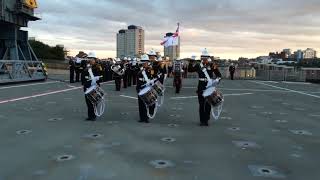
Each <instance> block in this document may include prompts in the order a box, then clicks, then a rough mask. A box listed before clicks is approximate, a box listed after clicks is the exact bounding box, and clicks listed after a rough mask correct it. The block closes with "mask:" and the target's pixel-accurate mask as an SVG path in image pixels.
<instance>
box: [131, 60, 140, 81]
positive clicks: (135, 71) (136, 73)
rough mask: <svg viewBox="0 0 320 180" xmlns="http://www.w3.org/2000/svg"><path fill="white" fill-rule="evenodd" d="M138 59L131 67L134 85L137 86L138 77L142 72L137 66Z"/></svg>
mask: <svg viewBox="0 0 320 180" xmlns="http://www.w3.org/2000/svg"><path fill="white" fill-rule="evenodd" d="M137 61H138V59H137V58H134V59H133V61H132V65H131V74H132V84H133V85H134V86H135V85H137V75H138V73H139V71H140V69H139V66H138V64H137Z"/></svg>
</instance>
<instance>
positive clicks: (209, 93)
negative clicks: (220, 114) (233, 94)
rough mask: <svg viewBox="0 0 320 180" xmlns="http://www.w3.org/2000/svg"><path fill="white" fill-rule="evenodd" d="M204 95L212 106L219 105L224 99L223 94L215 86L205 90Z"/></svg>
mask: <svg viewBox="0 0 320 180" xmlns="http://www.w3.org/2000/svg"><path fill="white" fill-rule="evenodd" d="M203 97H204V98H205V100H206V102H208V103H209V104H210V105H211V106H213V107H216V106H219V105H220V104H221V103H222V102H223V101H224V98H223V94H222V93H221V92H220V91H218V90H217V89H216V88H215V87H209V88H207V89H206V90H205V91H204V92H203Z"/></svg>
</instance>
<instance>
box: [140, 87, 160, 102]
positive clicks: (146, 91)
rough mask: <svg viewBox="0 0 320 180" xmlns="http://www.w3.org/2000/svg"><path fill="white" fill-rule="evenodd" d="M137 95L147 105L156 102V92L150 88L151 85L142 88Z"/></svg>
mask: <svg viewBox="0 0 320 180" xmlns="http://www.w3.org/2000/svg"><path fill="white" fill-rule="evenodd" d="M138 95H139V97H140V98H141V99H142V101H143V102H144V104H145V105H146V106H148V107H150V106H152V105H154V104H156V103H157V99H158V93H157V91H156V90H154V89H153V88H152V86H147V87H145V88H143V89H142V90H141V91H140V92H139V94H138Z"/></svg>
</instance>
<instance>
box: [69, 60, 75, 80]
mask: <svg viewBox="0 0 320 180" xmlns="http://www.w3.org/2000/svg"><path fill="white" fill-rule="evenodd" d="M75 69H76V66H75V59H73V58H70V60H69V71H70V83H74V72H75Z"/></svg>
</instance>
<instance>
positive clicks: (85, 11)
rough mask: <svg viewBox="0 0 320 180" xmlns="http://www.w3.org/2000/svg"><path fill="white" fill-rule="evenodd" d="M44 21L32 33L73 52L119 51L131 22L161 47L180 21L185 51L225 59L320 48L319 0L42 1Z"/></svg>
mask: <svg viewBox="0 0 320 180" xmlns="http://www.w3.org/2000/svg"><path fill="white" fill-rule="evenodd" d="M38 4H39V8H38V9H37V11H38V12H40V13H41V15H42V20H41V21H37V22H32V23H30V28H29V29H30V36H35V37H37V38H38V39H39V40H42V41H45V42H47V43H49V44H51V45H55V44H64V45H65V47H66V48H68V49H70V50H71V52H76V51H78V50H86V51H89V50H96V51H99V53H98V55H100V56H103V57H106V56H115V55H116V53H115V52H116V33H117V32H118V30H120V29H123V28H126V27H127V26H128V25H131V24H135V25H140V26H142V27H143V28H144V29H145V32H146V49H150V48H151V47H153V48H155V49H158V50H162V49H163V48H162V47H161V46H160V45H159V42H160V41H161V38H162V37H163V35H164V34H165V33H166V32H170V31H174V30H175V28H176V23H177V22H181V40H182V44H181V51H182V55H185V56H189V55H190V54H192V53H194V52H200V50H201V49H202V48H204V47H207V48H208V49H210V50H211V51H212V52H213V53H214V54H215V55H217V56H220V57H225V58H237V57H239V56H248V57H254V56H256V55H259V54H261V55H264V54H267V53H268V52H269V51H276V50H278V51H280V50H281V49H283V48H292V49H294V50H295V49H304V48H307V47H312V48H315V49H317V50H319V43H318V42H319V40H320V11H318V9H319V8H320V1H318V0H305V1H301V0H278V1H270V0H256V1H252V0H219V1H218V0H197V1H185V0H175V1H171V0H135V1H132V0H121V1H119V0H91V1H77V0H68V1H64V0H55V1H45V0H39V2H38Z"/></svg>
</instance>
